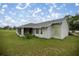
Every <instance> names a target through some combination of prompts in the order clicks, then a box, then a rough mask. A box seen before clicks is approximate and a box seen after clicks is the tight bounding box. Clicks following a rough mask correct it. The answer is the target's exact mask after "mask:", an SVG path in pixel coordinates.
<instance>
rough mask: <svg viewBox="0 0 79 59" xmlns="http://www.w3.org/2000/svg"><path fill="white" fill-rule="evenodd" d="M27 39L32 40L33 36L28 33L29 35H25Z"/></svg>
mask: <svg viewBox="0 0 79 59" xmlns="http://www.w3.org/2000/svg"><path fill="white" fill-rule="evenodd" d="M25 38H26V39H32V38H33V35H32V34H30V33H27V34H25Z"/></svg>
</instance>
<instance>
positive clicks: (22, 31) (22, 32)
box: [21, 28, 24, 36]
mask: <svg viewBox="0 0 79 59" xmlns="http://www.w3.org/2000/svg"><path fill="white" fill-rule="evenodd" d="M21 35H22V36H24V28H22V29H21Z"/></svg>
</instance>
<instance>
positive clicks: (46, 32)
mask: <svg viewBox="0 0 79 59" xmlns="http://www.w3.org/2000/svg"><path fill="white" fill-rule="evenodd" d="M49 32H50V28H49V27H47V28H42V34H41V28H39V34H36V29H34V30H33V34H34V35H35V36H37V37H41V38H50V33H49Z"/></svg>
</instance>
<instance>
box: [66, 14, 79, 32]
mask: <svg viewBox="0 0 79 59" xmlns="http://www.w3.org/2000/svg"><path fill="white" fill-rule="evenodd" d="M65 18H66V19H67V22H68V25H69V29H70V30H72V31H73V32H74V31H75V30H79V14H76V15H75V16H71V15H67V16H65Z"/></svg>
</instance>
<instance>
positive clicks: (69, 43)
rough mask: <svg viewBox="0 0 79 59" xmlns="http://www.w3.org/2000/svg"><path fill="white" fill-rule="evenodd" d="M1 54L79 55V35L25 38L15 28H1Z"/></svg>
mask: <svg viewBox="0 0 79 59" xmlns="http://www.w3.org/2000/svg"><path fill="white" fill-rule="evenodd" d="M0 55H14V56H15V55H34V56H36V55H43V56H44V55H50V56H52V55H79V37H76V36H68V37H67V38H65V39H64V40H59V39H48V40H47V39H40V38H35V37H34V38H33V39H30V40H29V39H25V38H20V37H18V36H17V35H16V33H15V30H0Z"/></svg>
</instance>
